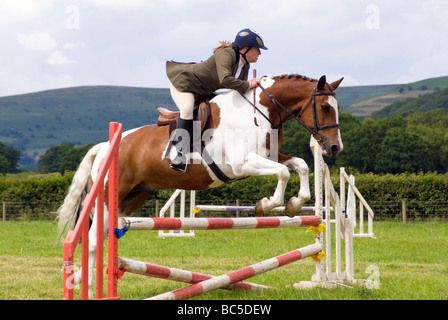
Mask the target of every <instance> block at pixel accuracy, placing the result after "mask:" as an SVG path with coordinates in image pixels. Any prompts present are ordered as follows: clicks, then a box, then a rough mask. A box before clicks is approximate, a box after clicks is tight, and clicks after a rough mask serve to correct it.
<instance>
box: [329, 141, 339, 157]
mask: <svg viewBox="0 0 448 320" xmlns="http://www.w3.org/2000/svg"><path fill="white" fill-rule="evenodd" d="M338 153H339V146H338V145H335V144H334V145H332V146H331V154H332V155H333V156H335V155H337V154H338Z"/></svg>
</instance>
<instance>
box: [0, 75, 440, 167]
mask: <svg viewBox="0 0 448 320" xmlns="http://www.w3.org/2000/svg"><path fill="white" fill-rule="evenodd" d="M445 88H448V77H441V78H435V79H427V80H423V81H419V82H415V83H412V84H406V85H378V86H358V87H341V88H339V89H338V90H337V98H338V101H339V104H340V105H341V108H342V111H343V112H346V113H350V114H352V115H355V116H361V117H366V116H370V114H371V113H372V112H374V111H377V110H380V109H382V108H383V107H385V106H387V105H389V104H390V103H392V102H394V101H396V100H399V99H404V98H407V97H412V96H418V95H420V94H421V93H423V92H425V93H428V92H432V91H433V90H443V89H445ZM400 89H401V90H400ZM423 89H424V90H423ZM157 107H165V108H168V109H172V110H173V109H175V106H174V104H173V101H172V99H171V96H170V94H169V90H168V89H152V88H131V87H117V86H86V87H74V88H65V89H56V90H48V91H42V92H36V93H29V94H22V95H15V96H8V97H0V141H2V142H3V143H5V144H7V145H10V146H13V147H14V148H16V149H18V150H20V151H21V152H22V159H21V161H20V164H21V166H22V167H31V166H32V165H35V162H36V161H38V158H39V156H40V155H42V154H44V153H45V151H46V150H47V149H48V148H50V147H52V146H55V145H59V144H61V143H64V142H71V143H73V144H74V145H77V146H81V145H86V144H90V143H97V142H100V141H105V140H106V139H107V138H108V125H109V122H111V121H117V122H121V123H122V124H123V129H124V130H128V129H131V128H136V127H139V126H142V125H146V124H152V123H156V121H157V117H158V114H157V111H156V108H157Z"/></svg>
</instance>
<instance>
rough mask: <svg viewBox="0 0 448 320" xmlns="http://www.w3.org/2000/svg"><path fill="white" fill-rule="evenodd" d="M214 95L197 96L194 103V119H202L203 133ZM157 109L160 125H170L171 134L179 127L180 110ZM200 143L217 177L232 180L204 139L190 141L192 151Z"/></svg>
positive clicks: (205, 157)
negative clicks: (212, 155)
mask: <svg viewBox="0 0 448 320" xmlns="http://www.w3.org/2000/svg"><path fill="white" fill-rule="evenodd" d="M213 97H214V95H213V96H207V97H196V99H195V100H196V101H195V104H194V110H193V120H194V121H200V122H201V135H202V133H203V132H204V130H206V129H207V126H208V122H209V118H210V114H211V109H210V100H211V99H212V98H213ZM157 111H158V112H159V119H158V120H157V125H158V126H159V127H163V126H169V136H171V132H172V131H173V130H175V129H176V127H177V119H178V118H179V115H180V112H179V111H170V110H168V109H165V108H157ZM196 143H198V144H200V150H201V151H202V152H201V155H202V158H203V159H204V160H205V161H206V163H207V164H208V166H209V167H210V169H211V170H212V171H213V172H214V173H215V175H216V177H217V178H218V179H220V180H221V181H223V182H227V181H230V180H232V179H230V178H229V177H227V176H226V175H225V174H224V172H222V171H221V170H220V169H219V167H218V166H217V165H216V163H215V162H214V161H213V159H212V158H211V156H210V155H209V154H208V152H207V151H206V150H205V146H204V143H203V142H202V141H193V143H190V151H193V149H194V147H195V144H196ZM172 146H173V142H172V141H170V144H169V146H168V148H167V150H166V153H165V156H166V155H168V154H169V152H170V150H171V147H172Z"/></svg>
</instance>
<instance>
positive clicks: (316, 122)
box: [242, 84, 339, 135]
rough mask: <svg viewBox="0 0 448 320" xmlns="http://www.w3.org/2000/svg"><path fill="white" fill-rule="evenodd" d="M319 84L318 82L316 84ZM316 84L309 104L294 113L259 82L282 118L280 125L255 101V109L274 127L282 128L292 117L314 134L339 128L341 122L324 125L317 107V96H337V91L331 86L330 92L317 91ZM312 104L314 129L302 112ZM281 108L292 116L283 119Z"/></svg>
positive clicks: (259, 85)
mask: <svg viewBox="0 0 448 320" xmlns="http://www.w3.org/2000/svg"><path fill="white" fill-rule="evenodd" d="M316 86H317V84H316ZM316 86H314V88H313V93H312V94H311V98H310V100H309V101H308V102H307V104H306V105H305V106H304V107H303V108H302V109H301V110H300V112H299V113H297V114H293V113H292V112H291V111H289V109H288V108H286V107H285V106H284V105H282V104H281V103H280V102H278V100H277V99H275V98H274V96H272V95H271V94H270V93H269V92H268V91H267V90H266V89H265V88H263V86H262V85H261V84H258V87H260V89H261V90H262V91H263V93H264V94H265V95H266V96H267V97H268V98H269V100H271V102H272V104H273V105H274V107H275V108H276V110H277V113H278V116H279V119H280V123H279V125H277V126H276V125H275V124H274V123H273V122H272V121H271V120H270V119H269V117H268V116H266V115H265V114H264V113H263V112H262V111H261V110H260V109H258V108H257V107H256V105H255V101H254V103H253V106H254V109H256V110H257V111H258V112H259V113H260V114H261V115H262V116H263V117H264V118H265V119H266V120H268V121H269V123H270V124H271V127H272V129H282V127H283V124H284V123H285V122H286V121H288V120H289V119H290V118H293V119H294V120H296V121H297V122H299V123H300V124H301V125H302V126H303V127H304V128H305V129H307V130H308V131H309V132H310V133H311V134H312V135H315V134H317V133H318V132H319V131H321V130H324V129H328V128H339V124H338V123H334V124H328V125H324V126H321V125H320V123H319V119H318V117H317V107H316V97H317V96H335V93H334V92H333V90H332V88H331V87H330V92H316ZM242 96H243V97H244V98H245V99H246V100H247V101H248V102H249V103H250V104H252V102H251V101H249V100H248V99H247V98H246V97H245V96H244V95H243V94H242ZM309 106H312V108H313V118H314V130H313V129H312V128H310V127H308V126H307V125H305V124H304V123H303V122H302V114H303V113H304V112H305V110H306V109H307V108H308V107H309ZM280 109H283V110H284V111H285V112H286V113H287V114H288V115H289V116H290V117H288V118H287V119H285V120H283V119H282V116H281V112H280Z"/></svg>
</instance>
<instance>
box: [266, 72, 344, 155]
mask: <svg viewBox="0 0 448 320" xmlns="http://www.w3.org/2000/svg"><path fill="white" fill-rule="evenodd" d="M270 79H271V80H272V81H273V82H271V83H270V87H269V88H268V89H264V88H262V90H263V92H264V93H265V95H262V96H260V97H261V99H260V103H261V104H262V105H264V106H266V107H267V108H268V109H269V122H270V123H271V125H272V126H273V127H276V128H279V127H281V125H282V124H283V123H284V122H285V121H287V120H289V119H291V118H295V119H296V120H297V121H299V122H300V123H301V124H302V125H303V126H304V127H305V128H306V129H307V130H308V131H309V132H310V133H311V134H312V135H313V137H314V138H315V139H316V140H317V141H318V142H319V144H320V146H321V147H322V150H323V154H325V155H327V156H329V157H336V156H337V155H338V154H339V153H340V152H341V151H342V148H343V145H342V140H341V134H340V130H339V116H338V113H339V104H338V101H337V100H336V96H335V93H334V91H335V90H336V89H337V88H338V86H339V84H340V83H341V82H342V80H343V79H344V78H341V79H340V80H337V81H335V82H333V83H331V84H329V83H327V80H326V77H325V76H322V77H321V78H320V79H319V80H318V81H316V80H312V79H309V78H307V77H303V76H299V75H288V76H286V75H283V76H277V77H273V78H270Z"/></svg>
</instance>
